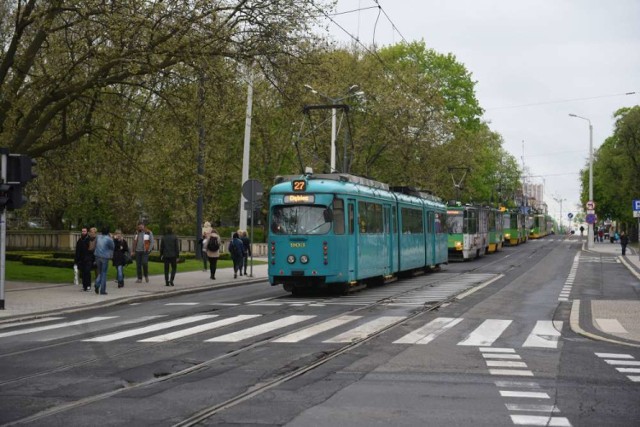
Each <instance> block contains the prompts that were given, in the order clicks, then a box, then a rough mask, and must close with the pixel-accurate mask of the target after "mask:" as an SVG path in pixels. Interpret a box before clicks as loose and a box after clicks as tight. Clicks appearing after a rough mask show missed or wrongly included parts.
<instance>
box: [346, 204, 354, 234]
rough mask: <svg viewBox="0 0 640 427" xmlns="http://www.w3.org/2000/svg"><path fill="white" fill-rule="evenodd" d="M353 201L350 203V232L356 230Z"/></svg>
mask: <svg viewBox="0 0 640 427" xmlns="http://www.w3.org/2000/svg"><path fill="white" fill-rule="evenodd" d="M353 207H354V205H353V203H349V213H348V215H349V217H348V218H347V221H348V222H349V234H353V233H354V232H355V213H354V212H353V210H354V209H353Z"/></svg>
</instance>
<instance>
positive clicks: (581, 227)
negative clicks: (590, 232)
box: [580, 225, 584, 237]
mask: <svg viewBox="0 0 640 427" xmlns="http://www.w3.org/2000/svg"><path fill="white" fill-rule="evenodd" d="M583 235H584V226H583V225H581V226H580V237H582V236H583Z"/></svg>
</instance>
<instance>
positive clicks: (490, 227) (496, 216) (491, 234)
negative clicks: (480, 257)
mask: <svg viewBox="0 0 640 427" xmlns="http://www.w3.org/2000/svg"><path fill="white" fill-rule="evenodd" d="M487 222H488V223H487V231H488V238H489V246H488V248H487V252H489V253H493V252H499V251H501V250H502V245H503V241H504V231H503V226H504V225H503V215H502V212H501V211H500V210H499V209H493V208H492V209H489V212H488V215H487Z"/></svg>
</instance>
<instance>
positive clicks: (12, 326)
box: [0, 317, 64, 329]
mask: <svg viewBox="0 0 640 427" xmlns="http://www.w3.org/2000/svg"><path fill="white" fill-rule="evenodd" d="M60 319H64V317H44V318H42V319H35V320H29V321H26V322H13V323H8V324H5V325H0V329H7V328H14V327H17V326H26V325H33V324H35V323H44V322H51V321H53V320H60Z"/></svg>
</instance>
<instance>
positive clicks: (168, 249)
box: [160, 227, 180, 286]
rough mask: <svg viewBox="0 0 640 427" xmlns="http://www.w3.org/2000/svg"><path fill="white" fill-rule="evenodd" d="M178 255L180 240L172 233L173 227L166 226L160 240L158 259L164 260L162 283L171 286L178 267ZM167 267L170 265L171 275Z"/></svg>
mask: <svg viewBox="0 0 640 427" xmlns="http://www.w3.org/2000/svg"><path fill="white" fill-rule="evenodd" d="M179 255H180V241H178V237H177V236H176V235H175V234H173V229H172V228H171V227H167V229H166V231H165V233H164V236H162V241H161V242H160V259H162V260H163V261H164V283H165V286H173V280H174V279H175V278H176V270H177V268H178V256H179ZM169 267H171V277H169Z"/></svg>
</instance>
